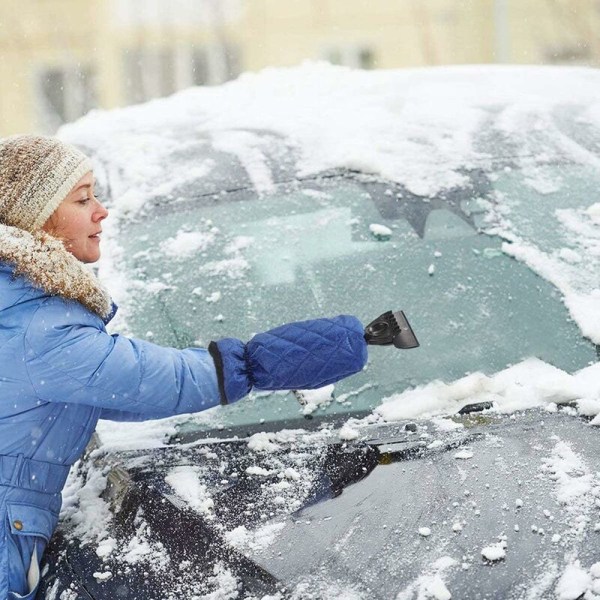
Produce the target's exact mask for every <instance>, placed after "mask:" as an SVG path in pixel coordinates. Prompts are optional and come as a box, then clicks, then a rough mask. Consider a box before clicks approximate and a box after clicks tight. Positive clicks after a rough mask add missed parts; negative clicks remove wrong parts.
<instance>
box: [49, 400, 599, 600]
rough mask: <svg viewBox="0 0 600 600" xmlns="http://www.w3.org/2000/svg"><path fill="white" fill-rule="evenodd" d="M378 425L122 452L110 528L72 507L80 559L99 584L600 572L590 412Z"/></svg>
mask: <svg viewBox="0 0 600 600" xmlns="http://www.w3.org/2000/svg"><path fill="white" fill-rule="evenodd" d="M567 412H568V411H567ZM366 431H368V435H369V436H370V437H368V439H366V438H365V439H363V440H362V441H353V442H348V441H342V440H339V439H338V438H336V436H335V435H333V436H332V435H331V433H332V432H331V430H327V429H321V430H320V431H316V432H312V433H309V432H306V431H304V432H299V431H287V432H279V433H268V432H263V433H259V434H255V435H253V436H251V437H250V438H247V439H239V438H238V439H235V438H231V437H230V438H227V439H221V440H212V441H206V440H205V441H202V442H200V443H195V444H190V445H187V446H186V447H183V448H181V447H170V448H166V449H160V450H154V451H152V452H129V453H121V454H120V455H119V456H118V460H116V459H115V457H114V456H113V457H111V461H112V463H111V468H112V471H111V473H110V474H109V477H108V480H109V485H108V486H107V490H106V491H105V494H104V498H105V502H106V505H107V506H109V507H110V510H111V511H112V516H111V517H110V519H108V520H107V526H106V527H107V531H106V532H105V533H103V534H102V535H100V536H97V537H96V539H95V540H90V539H89V538H88V539H82V536H81V533H79V534H78V533H77V528H76V527H75V528H74V527H73V525H74V524H73V522H72V521H70V520H69V519H66V520H65V521H64V523H63V527H62V532H63V533H62V534H63V535H64V536H66V539H67V540H69V541H70V543H68V544H67V543H66V542H65V545H66V550H65V552H64V553H63V556H64V557H66V560H67V562H68V564H69V570H70V573H71V576H72V577H74V578H76V579H77V580H78V581H79V582H82V584H83V585H84V587H85V589H86V591H87V593H89V594H90V596H91V597H94V598H109V597H114V593H115V590H116V589H117V588H119V586H126V587H127V589H136V590H140V592H139V593H143V594H144V595H143V596H140V597H144V598H146V599H149V598H154V597H157V598H158V597H162V596H161V594H164V593H165V588H168V589H171V590H173V589H176V590H178V593H180V594H183V595H184V596H185V595H186V594H187V593H190V590H192V589H194V590H196V591H198V590H200V591H202V590H205V593H206V594H210V593H212V592H210V589H213V588H214V589H220V590H221V591H223V589H224V586H226V582H227V581H229V582H230V583H231V581H234V582H235V586H234V589H235V590H238V592H239V593H240V594H241V597H264V596H265V595H276V594H279V595H280V596H279V597H296V598H315V599H316V598H319V599H321V598H338V597H339V598H382V599H383V598H396V597H398V598H413V597H423V596H424V595H425V596H426V597H427V594H429V595H430V596H431V595H432V594H433V597H436V598H437V597H440V598H441V597H450V596H448V595H444V594H449V593H450V594H452V596H453V597H457V598H474V597H477V598H488V597H489V598H492V597H494V598H497V597H503V598H520V597H522V596H523V594H525V593H526V591H527V590H533V589H535V590H538V591H539V594H538V595H534V596H531V597H535V598H538V597H539V598H541V597H545V594H547V593H549V591H550V590H554V589H555V588H556V586H557V585H560V584H561V581H562V580H564V579H565V577H567V580H568V581H567V583H568V582H569V581H571V580H570V579H569V577H570V575H569V574H570V573H572V572H573V570H574V569H575V570H577V569H579V570H580V571H581V572H582V573H584V574H585V573H587V578H588V579H589V578H590V575H589V573H588V571H589V569H590V567H591V565H592V563H594V560H595V559H597V557H598V556H599V555H600V535H599V533H598V530H599V529H600V524H597V521H600V518H599V515H598V498H600V475H599V473H600V441H599V439H598V432H597V429H596V428H594V427H590V426H589V424H588V423H587V422H586V421H584V420H583V419H581V418H578V417H573V416H571V415H569V414H566V413H564V412H559V413H552V414H550V413H548V412H546V411H541V410H539V411H538V410H535V411H528V412H526V413H522V414H518V415H513V416H510V417H508V416H502V415H497V414H493V413H477V414H475V415H474V414H469V415H464V416H459V417H456V418H454V419H452V420H450V419H448V420H446V424H445V426H444V427H442V428H441V429H440V424H439V422H438V423H437V424H436V425H434V424H433V423H424V422H420V423H419V425H418V426H417V425H415V424H412V423H406V422H403V423H396V424H394V425H383V424H378V425H373V426H372V427H370V428H367V430H366ZM92 454H93V453H92ZM90 460H92V459H90ZM94 460H95V461H96V466H95V467H94V468H95V469H96V470H97V469H101V470H102V469H103V470H104V472H106V469H107V465H106V463H105V462H104V460H100V462H99V463H98V461H99V457H98V456H96V457H95V458H94ZM115 460H116V462H115ZM92 471H93V469H92ZM83 538H85V536H83ZM107 540H112V541H111V542H110V544H109V546H111V549H110V551H108V552H107V551H106V545H107V543H108V542H107ZM90 542H91V543H90ZM148 548H150V550H148ZM136 552H137V555H136ZM174 564H177V565H180V566H179V567H178V568H177V570H176V577H175V578H173V565H174ZM103 573H104V574H106V575H105V576H104V578H103V577H102V574H103ZM93 574H95V575H93ZM169 574H170V575H169ZM565 574H566V575H565ZM62 577H63V581H64V580H65V579H64V577H65V576H64V574H63V575H62ZM561 578H562V580H561ZM50 579H51V578H50ZM581 580H583V579H581ZM573 581H575V580H573ZM590 581H591V579H590ZM211 586H213V588H211ZM432 590H433V591H432ZM435 590H437V592H436V591H435ZM584 591H585V590H584ZM435 593H438V594H441V595H437V596H436V595H435ZM536 593H537V592H536ZM198 597H201V598H203V597H212V596H209V595H202V594H200V595H198ZM223 597H229V596H223ZM232 597H233V596H232ZM276 597H277V596H276ZM528 597H529V596H528ZM572 597H573V598H575V597H577V596H572Z"/></svg>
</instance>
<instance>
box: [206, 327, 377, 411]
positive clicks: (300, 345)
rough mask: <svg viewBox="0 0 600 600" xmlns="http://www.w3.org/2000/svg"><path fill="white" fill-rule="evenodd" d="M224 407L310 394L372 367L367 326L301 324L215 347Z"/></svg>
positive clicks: (211, 348) (229, 340) (212, 348)
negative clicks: (268, 393)
mask: <svg viewBox="0 0 600 600" xmlns="http://www.w3.org/2000/svg"><path fill="white" fill-rule="evenodd" d="M208 350H209V352H210V353H211V356H212V357H213V359H214V361H215V366H216V368H217V376H218V379H219V390H220V393H221V403H222V404H228V403H230V402H235V401H236V400H239V399H240V398H242V397H243V396H245V395H246V394H247V393H248V392H249V391H250V390H251V389H252V388H253V387H254V388H256V389H257V390H310V389H315V388H319V387H322V386H324V385H327V384H329V383H335V382H336V381H339V380H340V379H343V378H344V377H348V375H352V374H354V373H357V372H358V371H360V370H361V369H362V368H363V367H364V366H365V363H366V362H367V343H366V341H365V337H364V330H363V326H362V324H361V323H360V321H359V320H358V319H357V318H356V317H352V316H349V315H340V316H339V317H334V318H333V319H314V320H312V321H298V322H296V323H288V324H287V325H282V326H281V327H276V328H275V329H271V330H270V331H266V332H265V333H259V334H258V335H255V336H254V337H253V338H252V339H251V340H250V341H249V342H248V343H247V344H244V343H243V342H242V341H241V340H237V339H234V338H225V339H222V340H219V341H218V342H211V343H210V345H209V347H208Z"/></svg>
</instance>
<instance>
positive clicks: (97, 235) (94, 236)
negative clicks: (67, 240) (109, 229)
mask: <svg viewBox="0 0 600 600" xmlns="http://www.w3.org/2000/svg"><path fill="white" fill-rule="evenodd" d="M101 233H102V232H101V231H97V232H96V233H94V234H93V235H88V237H89V238H92V239H93V240H99V239H100V234H101Z"/></svg>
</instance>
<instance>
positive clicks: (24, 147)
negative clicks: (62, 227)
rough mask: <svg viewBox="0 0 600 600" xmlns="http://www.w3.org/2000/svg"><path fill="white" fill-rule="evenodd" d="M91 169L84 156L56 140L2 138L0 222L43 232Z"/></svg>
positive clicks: (33, 136)
mask: <svg viewBox="0 0 600 600" xmlns="http://www.w3.org/2000/svg"><path fill="white" fill-rule="evenodd" d="M91 170H92V163H91V161H90V159H89V158H88V157H87V156H85V154H83V153H82V152H80V151H79V150H77V148H75V147H74V146H70V145H69V144H65V143H64V142H61V141H60V140H58V139H56V138H52V137H45V136H39V135H14V136H11V137H7V138H4V139H0V223H3V224H4V225H12V226H13V227H18V228H19V229H24V230H26V231H29V232H33V231H37V230H39V229H41V227H42V226H43V225H44V223H45V222H46V221H47V220H48V217H50V215H51V214H52V213H53V212H54V211H55V210H56V209H57V208H58V205H59V204H60V203H61V202H62V201H63V200H64V199H65V198H66V197H67V195H68V193H69V192H70V191H71V189H73V186H74V185H75V184H76V183H77V182H78V181H79V180H80V179H81V178H82V177H83V176H84V175H85V174H86V173H88V172H89V171H91Z"/></svg>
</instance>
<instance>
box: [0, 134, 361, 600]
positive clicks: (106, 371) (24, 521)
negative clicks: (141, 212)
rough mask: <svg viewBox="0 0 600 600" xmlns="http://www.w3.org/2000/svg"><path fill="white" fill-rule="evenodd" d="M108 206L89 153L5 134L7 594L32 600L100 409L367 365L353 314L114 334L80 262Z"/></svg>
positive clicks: (1, 546)
mask: <svg viewBox="0 0 600 600" xmlns="http://www.w3.org/2000/svg"><path fill="white" fill-rule="evenodd" d="M107 216H108V211H107V210H106V209H105V208H104V207H103V206H102V204H101V203H100V201H99V200H98V198H96V197H95V195H94V178H93V173H92V165H91V162H90V161H89V159H88V158H87V157H86V156H85V155H83V154H82V153H81V152H79V151H78V150H77V149H76V148H74V147H72V146H69V145H67V144H64V143H62V142H60V141H58V140H56V139H53V138H46V137H40V136H13V137H10V138H6V139H4V140H0V517H1V521H0V599H4V598H33V597H34V596H35V593H36V589H37V587H38V584H39V578H40V574H39V567H38V565H39V561H40V559H41V556H42V553H43V552H44V549H45V547H46V544H47V542H48V540H49V538H50V536H51V535H52V532H53V531H54V529H55V527H56V523H57V520H58V513H59V510H60V506H61V490H62V488H63V486H64V483H65V480H66V478H67V474H68V472H69V468H70V466H71V465H72V464H73V463H74V462H75V461H76V460H77V459H78V458H79V457H80V456H81V454H82V452H83V451H84V449H85V447H86V445H87V443H88V441H89V439H90V437H91V435H92V433H93V431H94V429H95V426H96V423H97V421H98V419H112V420H120V421H127V420H144V419H156V418H162V417H168V416H171V415H177V414H182V413H192V412H196V411H200V410H204V409H207V408H210V407H213V406H215V405H217V404H219V403H221V404H228V403H232V402H235V401H237V400H239V399H240V398H242V397H243V396H245V395H246V394H247V393H248V392H249V391H250V390H251V389H252V387H254V388H256V389H295V388H299V389H302V388H315V387H320V386H322V385H325V384H328V383H332V382H335V381H337V380H339V379H341V378H343V377H346V376H348V375H350V374H352V373H355V372H357V371H359V370H360V369H362V368H363V366H364V364H365V362H366V358H367V351H366V343H365V340H364V337H363V329H362V325H361V324H360V322H358V320H357V319H355V318H354V317H350V316H340V317H336V318H334V319H318V320H314V321H304V322H300V323H292V324H289V325H284V326H282V327H279V328H277V329H274V330H271V331H269V332H267V333H264V334H259V335H257V336H255V337H254V338H253V339H252V340H251V341H250V342H248V343H247V344H244V343H243V342H242V341H240V340H237V339H231V338H229V339H224V340H220V341H217V342H211V344H210V345H209V348H208V350H205V349H201V348H188V349H185V350H175V349H173V348H163V347H160V346H157V345H155V344H151V343H149V342H146V341H142V340H137V339H133V338H127V337H124V336H120V335H109V334H108V333H107V332H106V329H105V326H106V324H107V323H108V322H109V321H110V319H111V317H112V316H113V315H114V313H115V310H116V307H114V305H113V304H112V303H111V300H110V297H109V295H108V294H107V292H106V291H105V290H104V289H103V288H102V286H101V285H100V283H99V282H98V281H97V280H96V278H95V277H94V276H93V275H92V274H91V272H90V271H89V270H88V269H87V268H85V267H84V265H83V263H93V262H95V261H97V260H98V259H99V257H100V234H101V232H102V222H103V220H104V219H105V218H106V217H107Z"/></svg>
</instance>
